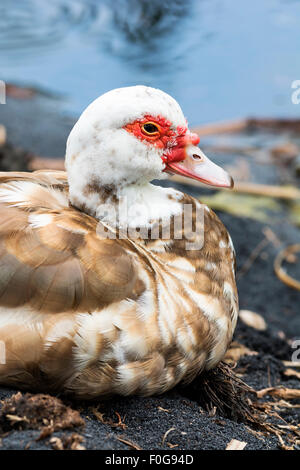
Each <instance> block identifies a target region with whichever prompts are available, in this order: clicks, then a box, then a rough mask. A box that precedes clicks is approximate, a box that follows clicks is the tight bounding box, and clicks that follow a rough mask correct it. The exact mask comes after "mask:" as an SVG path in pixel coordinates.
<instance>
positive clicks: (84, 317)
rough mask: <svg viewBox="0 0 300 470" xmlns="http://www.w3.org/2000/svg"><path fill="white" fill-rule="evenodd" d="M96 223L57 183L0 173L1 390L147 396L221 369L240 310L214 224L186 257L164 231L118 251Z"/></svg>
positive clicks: (222, 235)
mask: <svg viewBox="0 0 300 470" xmlns="http://www.w3.org/2000/svg"><path fill="white" fill-rule="evenodd" d="M182 198H183V199H182V201H181V203H182V204H185V203H189V204H192V205H193V208H194V209H195V207H196V206H197V204H199V203H198V202H197V201H196V200H195V199H193V198H190V197H189V196H185V195H183V196H182ZM191 217H194V212H193V214H192V215H191ZM98 223H99V222H98V221H97V220H96V219H95V218H93V217H91V216H89V215H87V214H85V213H84V212H81V211H79V210H78V209H76V208H75V207H72V206H71V205H70V204H69V202H68V185H67V179H66V174H65V173H64V172H50V171H45V172H35V173H32V174H29V173H11V174H8V173H0V341H2V342H3V343H4V344H5V349H6V357H5V361H2V362H3V364H0V382H1V383H4V384H13V385H18V386H19V387H22V388H31V389H34V388H35V389H39V390H47V391H49V390H53V391H58V390H63V391H65V392H67V393H70V394H73V395H76V396H79V397H87V398H92V397H96V396H99V395H111V394H113V393H120V394H125V395H126V394H130V393H140V394H144V395H150V394H152V393H160V392H163V391H165V390H167V389H169V388H171V387H172V386H174V385H175V384H176V383H178V382H179V381H180V380H191V379H192V378H193V377H194V376H195V375H196V374H197V373H199V372H200V371H201V370H202V369H203V368H209V367H213V366H214V365H216V364H217V363H218V362H219V361H220V360H221V358H222V356H223V355H224V353H225V351H226V348H227V346H228V344H229V342H230V340H231V337H232V333H233V330H234V327H235V323H236V318H237V311H238V305H237V292H236V286H235V280H234V272H233V264H234V253H233V248H232V243H231V240H230V237H229V235H228V233H227V231H226V229H225V228H224V226H223V224H222V223H221V222H220V221H219V219H218V218H217V216H216V215H215V214H214V213H213V212H212V211H210V210H209V209H208V208H206V209H205V211H204V225H203V228H204V246H203V248H201V249H199V250H190V251H187V250H186V248H185V246H186V245H185V244H186V241H187V240H186V238H185V235H184V234H181V235H182V237H181V239H180V237H178V236H177V235H178V234H175V232H176V231H174V227H172V230H171V235H170V238H169V239H167V240H166V239H162V238H159V239H158V240H142V239H137V240H129V239H123V240H119V239H109V238H104V237H101V236H100V235H99V232H98V231H97V225H98ZM201 236H202V235H201V234H200V233H199V234H196V235H195V237H196V238H197V237H201Z"/></svg>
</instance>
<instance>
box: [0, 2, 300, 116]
mask: <svg viewBox="0 0 300 470" xmlns="http://www.w3.org/2000/svg"><path fill="white" fill-rule="evenodd" d="M0 79H2V80H6V81H13V82H17V83H25V84H30V85H35V86H38V87H41V88H44V89H47V90H50V91H52V92H54V93H57V94H59V95H61V96H63V97H64V98H65V99H64V101H63V106H64V108H65V110H66V111H68V112H72V113H76V114H77V113H79V112H80V111H81V110H82V109H83V108H84V107H85V106H86V105H87V104H88V103H89V102H90V101H91V100H92V99H94V98H95V97H96V96H98V95H99V94H101V93H103V92H105V91H107V90H109V89H111V88H114V87H119V86H126V85H133V84H137V83H143V84H147V85H151V86H155V87H159V88H162V89H164V90H165V91H167V92H169V93H171V94H172V95H174V96H175V97H176V98H177V99H178V100H179V101H180V103H181V105H182V107H183V109H184V112H185V114H186V115H187V117H188V118H189V121H190V123H191V124H193V125H195V124H198V123H202V122H205V121H215V120H220V119H228V118H236V117H240V116H241V117H242V116H247V115H250V114H251V115H253V114H255V115H273V116H279V115H281V116H297V115H299V111H300V104H299V105H295V104H292V101H291V94H292V89H291V84H292V82H293V81H294V80H296V79H299V80H300V0H252V1H251V2H250V1H244V2H241V1H238V0H226V1H225V0H185V1H181V0H172V1H169V0H160V1H158V0H151V1H149V0H148V1H146V0H110V1H109V0H52V1H45V0H1V2H0Z"/></svg>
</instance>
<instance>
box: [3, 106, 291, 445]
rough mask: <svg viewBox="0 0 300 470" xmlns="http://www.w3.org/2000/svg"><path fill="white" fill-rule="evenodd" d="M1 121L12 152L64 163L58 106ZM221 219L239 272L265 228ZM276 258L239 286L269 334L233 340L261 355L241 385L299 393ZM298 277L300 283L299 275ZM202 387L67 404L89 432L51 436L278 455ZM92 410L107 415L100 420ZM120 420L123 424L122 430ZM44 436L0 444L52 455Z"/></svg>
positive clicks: (6, 112)
mask: <svg viewBox="0 0 300 470" xmlns="http://www.w3.org/2000/svg"><path fill="white" fill-rule="evenodd" d="M21 111H22V112H21ZM24 116H26V119H24ZM0 122H1V123H3V124H5V125H6V126H7V130H8V138H9V141H11V142H12V143H13V144H14V145H17V146H22V147H23V148H25V149H27V150H29V151H32V152H34V153H37V154H40V155H45V156H61V155H62V154H63V151H64V145H65V137H66V135H67V133H68V131H69V129H70V128H71V125H72V122H73V120H72V119H70V118H65V117H61V116H60V114H59V113H57V112H56V110H55V106H54V105H53V103H52V104H51V106H50V108H49V105H48V103H47V100H46V99H42V100H41V101H35V100H34V101H33V102H30V101H26V102H25V101H24V102H22V103H20V102H17V101H13V100H12V101H11V104H10V105H9V106H8V105H7V106H5V107H3V106H2V107H1V109H0ZM0 155H1V154H0ZM20 161H21V158H20ZM0 164H1V162H0ZM189 192H190V193H192V191H190V190H189ZM194 195H199V194H198V192H197V193H195V192H194ZM219 216H220V218H221V219H222V220H223V222H224V224H225V225H226V227H227V228H228V229H229V232H230V234H231V236H232V239H233V242H234V245H235V248H236V252H237V270H238V271H239V270H240V269H241V267H242V266H243V265H244V263H245V261H246V260H247V259H248V258H249V256H250V255H251V253H252V252H253V249H254V248H255V247H256V246H257V245H258V244H259V242H260V241H261V240H262V238H263V232H262V230H263V229H264V227H265V226H266V224H263V223H261V222H258V221H254V220H250V219H247V218H239V217H233V216H231V215H228V214H225V213H219ZM271 229H272V231H273V232H274V233H275V234H276V235H277V237H278V238H279V240H280V241H281V242H283V243H284V244H291V243H295V242H299V230H298V229H297V228H296V227H294V226H293V225H291V224H289V223H288V222H287V220H285V219H282V220H279V221H277V222H276V223H274V224H271ZM276 252H277V249H276V247H275V246H273V245H272V243H270V244H268V245H267V246H266V247H265V249H264V250H263V252H262V253H261V254H260V256H259V257H258V258H257V259H256V260H255V262H254V263H253V264H252V266H251V268H250V269H249V271H248V272H247V273H245V274H244V275H243V276H242V277H241V278H240V279H239V281H238V289H239V297H240V307H241V308H242V309H248V310H253V311H255V312H257V313H259V314H261V315H263V317H264V318H265V320H266V322H267V324H268V329H267V330H266V331H263V332H258V331H256V330H254V329H253V328H250V327H247V326H245V325H243V324H242V323H241V322H239V325H238V327H237V330H236V333H235V338H234V339H235V340H236V341H238V342H239V343H242V344H243V345H245V346H247V347H249V348H250V349H251V350H254V351H256V352H257V353H258V354H257V355H254V356H243V357H242V358H241V359H240V361H239V362H238V364H237V371H239V372H240V373H241V374H242V379H243V380H244V381H245V382H246V383H247V384H249V385H251V386H253V387H254V388H255V389H256V390H260V389H263V388H265V387H268V386H275V385H278V384H283V385H284V386H286V387H290V388H299V384H300V382H299V380H297V379H296V378H294V379H291V378H289V379H288V378H287V377H286V376H285V375H284V370H285V369H284V366H283V363H282V360H287V361H290V360H291V355H292V353H293V349H292V347H291V343H290V341H289V340H292V339H295V338H297V337H298V338H299V337H300V317H299V307H300V292H297V291H295V290H292V289H290V288H289V287H287V286H285V285H284V284H282V283H281V282H280V281H279V280H278V279H277V277H276V276H275V274H274V271H273V260H274V257H275V254H276ZM296 274H298V278H299V272H298V273H296ZM199 387H200V385H199V382H198V380H195V381H194V382H193V383H192V384H190V385H189V386H187V387H182V386H180V387H177V388H176V389H174V390H172V391H171V392H169V393H167V394H165V395H163V396H159V397H151V398H140V397H131V398H124V399H123V398H122V399H121V398H115V399H113V400H110V401H107V402H99V403H93V404H91V403H74V402H73V403H72V402H70V401H68V400H66V401H65V403H66V404H68V405H70V406H71V407H73V408H75V409H77V410H78V411H79V412H80V414H81V417H82V418H83V419H84V421H85V427H84V428H80V427H79V428H76V429H74V430H71V431H60V432H55V433H54V434H53V436H57V437H60V438H61V437H62V436H68V435H69V436H70V435H71V434H72V433H73V432H76V433H79V434H80V435H81V436H83V441H82V445H83V446H84V447H85V448H87V449H130V448H132V445H134V446H137V447H140V448H142V449H168V450H170V449H176V450H179V449H225V448H226V445H227V444H228V443H229V442H230V440H231V439H238V440H240V441H244V442H246V443H247V446H246V449H248V450H255V449H278V448H279V440H278V438H277V437H276V436H274V435H269V436H258V435H256V434H255V433H253V432H251V431H249V428H248V427H247V426H246V425H245V424H243V423H240V422H235V421H234V420H233V419H232V418H228V417H226V416H224V414H222V413H220V412H218V411H217V412H216V413H215V414H213V413H211V412H208V411H207V410H205V409H204V408H203V407H202V406H200V404H199V400H198V398H197V397H198V396H199ZM15 392H16V391H15V390H10V389H6V388H4V387H0V399H1V400H5V399H7V398H8V397H10V396H12V395H13V394H14V393H15ZM294 403H296V402H295V401H294ZM95 407H96V409H97V410H98V412H100V413H101V414H102V415H100V416H102V419H101V420H99V413H98V418H97V416H96V415H97V412H96V414H95ZM0 413H1V404H0ZM119 416H120V417H121V422H122V423H123V424H121V425H119V426H117V425H116V424H117V423H118V421H119ZM281 416H283V417H284V418H285V419H286V421H287V422H288V423H290V424H295V423H298V422H299V408H298V409H297V408H293V409H285V410H283V411H282V413H281ZM0 426H1V419H0ZM17 427H18V426H17ZM170 429H171V431H169V433H168V435H167V437H165V439H164V435H165V433H166V432H167V431H168V430H170ZM39 434H40V431H39V430H31V429H27V430H16V429H12V430H10V432H9V433H8V434H7V435H4V436H3V437H2V439H1V440H0V449H24V448H28V447H29V448H30V449H46V448H47V449H49V448H52V446H53V445H54V441H52V444H51V443H50V441H49V439H50V438H49V437H48V438H46V439H44V440H40V441H36V438H37V437H38V436H39ZM53 436H52V437H53Z"/></svg>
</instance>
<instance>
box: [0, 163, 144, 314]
mask: <svg viewBox="0 0 300 470" xmlns="http://www.w3.org/2000/svg"><path fill="white" fill-rule="evenodd" d="M135 283H136V273H135V267H134V265H133V259H132V257H131V256H130V254H128V253H127V251H126V249H125V245H122V241H121V240H110V239H103V238H101V237H99V236H98V235H97V221H96V220H95V219H94V218H92V217H90V216H88V215H87V214H84V213H82V212H80V211H78V210H77V209H75V208H72V207H70V206H69V204H68V201H67V180H66V174H65V173H64V172H35V173H32V174H30V173H11V174H9V173H0V305H3V306H4V305H5V306H7V307H17V306H22V305H25V304H28V305H30V306H31V307H32V308H34V309H35V310H38V311H39V312H48V313H49V312H64V311H70V310H75V311H94V310H98V309H101V308H102V307H103V306H104V305H107V304H109V303H111V302H116V301H119V300H122V299H124V298H126V297H130V296H131V295H132V290H133V288H134V285H135Z"/></svg>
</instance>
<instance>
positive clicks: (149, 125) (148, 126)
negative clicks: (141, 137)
mask: <svg viewBox="0 0 300 470" xmlns="http://www.w3.org/2000/svg"><path fill="white" fill-rule="evenodd" d="M142 131H143V132H144V134H146V135H157V134H159V129H158V127H157V125H156V124H154V123H153V122H145V124H143V125H142Z"/></svg>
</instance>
